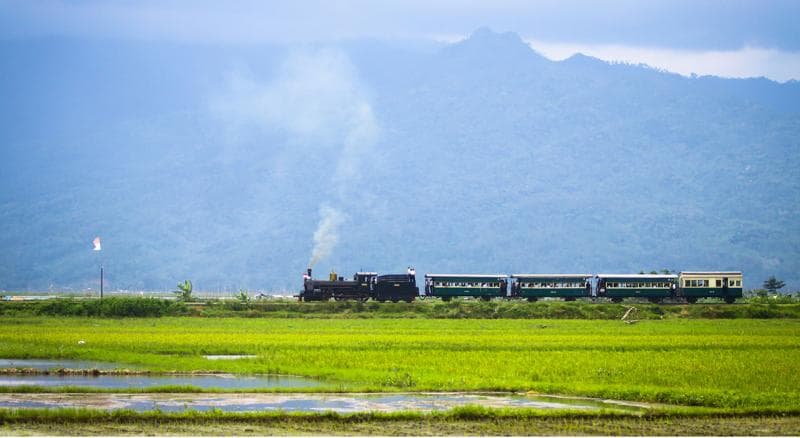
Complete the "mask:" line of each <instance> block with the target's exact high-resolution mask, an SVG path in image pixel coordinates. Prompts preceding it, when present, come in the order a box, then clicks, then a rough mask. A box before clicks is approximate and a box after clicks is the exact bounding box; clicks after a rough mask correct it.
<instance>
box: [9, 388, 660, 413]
mask: <svg viewBox="0 0 800 438" xmlns="http://www.w3.org/2000/svg"><path fill="white" fill-rule="evenodd" d="M465 405H480V406H483V407H489V408H533V409H544V410H547V409H577V410H587V411H591V410H598V409H616V410H625V411H642V410H644V409H646V408H647V407H648V406H647V405H645V404H628V403H625V402H615V401H609V400H605V401H604V400H594V399H585V398H577V399H568V398H564V397H549V396H526V395H520V394H463V393H415V394H13V395H12V394H0V408H66V407H70V408H90V409H105V410H116V409H132V410H135V411H139V412H141V411H150V410H156V409H158V410H161V411H164V412H181V411H186V410H196V411H209V410H214V409H218V410H221V411H224V412H257V411H274V410H282V411H287V412H323V411H334V412H339V413H353V412H369V411H380V412H395V411H404V410H420V411H438V410H447V409H452V408H455V407H459V406H465Z"/></svg>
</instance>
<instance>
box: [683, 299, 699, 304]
mask: <svg viewBox="0 0 800 438" xmlns="http://www.w3.org/2000/svg"><path fill="white" fill-rule="evenodd" d="M686 302H687V303H689V304H694V303H696V302H697V297H686Z"/></svg>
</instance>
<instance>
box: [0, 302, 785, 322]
mask: <svg viewBox="0 0 800 438" xmlns="http://www.w3.org/2000/svg"><path fill="white" fill-rule="evenodd" d="M703 301H704V303H703V304H695V305H686V304H666V305H655V304H649V303H642V302H635V301H634V300H631V301H630V302H625V303H621V304H613V303H610V302H607V301H600V302H597V303H595V302H590V301H584V300H580V301H576V302H569V303H567V302H562V301H541V302H536V303H528V302H526V301H521V300H510V301H508V300H494V301H491V302H482V301H472V300H461V299H456V300H453V301H452V302H449V303H445V302H442V301H440V300H438V299H432V300H424V301H417V302H414V303H377V302H367V303H360V302H355V301H347V302H316V303H299V302H297V301H294V300H279V301H266V302H259V301H253V302H248V303H244V302H239V301H231V300H226V301H222V300H208V301H204V302H201V303H194V304H192V303H182V302H177V301H174V300H163V299H156V298H133V297H111V298H106V299H104V300H102V301H101V300H98V299H69V298H67V299H53V300H43V301H33V302H0V316H4V317H22V316H88V317H162V316H196V317H249V318H256V317H271V318H304V319H306V318H324V319H367V318H417V319H425V318H432V319H619V318H620V317H621V316H622V315H623V314H624V313H625V312H626V311H627V310H628V308H629V307H630V306H635V307H636V309H637V311H636V312H635V314H634V315H633V316H632V317H634V318H636V319H676V318H681V319H684V318H689V319H697V318H701V319H736V318H755V319H772V318H791V319H800V302H798V301H797V300H795V299H794V298H791V297H782V299H780V300H778V299H771V298H750V299H749V301H750V302H743V303H740V304H736V305H728V304H723V303H722V302H721V301H720V300H713V299H707V300H703Z"/></svg>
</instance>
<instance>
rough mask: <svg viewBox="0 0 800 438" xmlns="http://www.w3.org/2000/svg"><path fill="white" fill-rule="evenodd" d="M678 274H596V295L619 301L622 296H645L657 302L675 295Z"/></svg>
mask: <svg viewBox="0 0 800 438" xmlns="http://www.w3.org/2000/svg"><path fill="white" fill-rule="evenodd" d="M677 282H678V276H677V275H671V274H598V275H597V296H598V297H606V298H611V300H612V301H614V302H620V301H622V299H623V298H647V299H648V300H650V301H652V302H654V303H657V302H659V301H661V300H663V299H664V298H670V297H672V296H674V295H675V290H676V289H677Z"/></svg>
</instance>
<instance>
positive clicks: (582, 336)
mask: <svg viewBox="0 0 800 438" xmlns="http://www.w3.org/2000/svg"><path fill="white" fill-rule="evenodd" d="M798 335H800V321H797V320H687V319H672V320H663V321H658V320H656V321H641V322H639V323H637V324H625V323H622V322H620V321H597V320H593V321H591V320H589V321H587V320H507V319H502V320H433V319H351V320H333V319H247V318H210V319H209V318H152V319H143V318H126V319H87V318H45V317H38V318H8V317H6V318H3V319H0V357H2V358H65V359H66V358H69V359H85V360H104V361H111V362H117V363H120V364H127V365H131V366H136V367H140V368H143V369H148V370H153V371H197V370H207V371H221V372H232V373H242V374H247V373H277V374H296V375H304V376H313V377H319V378H322V379H327V380H329V381H331V382H333V383H332V385H331V386H330V387H328V388H327V389H325V388H323V389H317V390H328V391H330V390H346V391H387V390H388V391H398V390H404V391H422V390H433V391H456V390H458V391H460V390H513V391H535V392H541V393H563V394H576V395H588V396H596V397H607V398H617V399H626V400H639V401H651V402H664V403H670V404H679V405H687V406H704V407H717V408H725V409H761V410H773V411H776V412H789V411H791V410H792V409H795V408H796V407H797V406H800V348H798V347H800V336H798ZM79 340H84V341H85V343H84V344H82V345H79V344H78V341H79ZM203 354H255V355H257V356H258V357H257V358H256V359H249V360H241V361H208V360H205V359H203V358H202V357H201V355H203ZM8 390H10V391H26V390H27V391H35V390H41V388H39V389H37V388H27V389H26V388H16V389H8ZM163 390H164V389H163V388H162V389H152V391H163ZM167 390H168V391H183V390H191V389H190V388H182V389H181V388H177V389H175V388H168V389H167Z"/></svg>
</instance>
